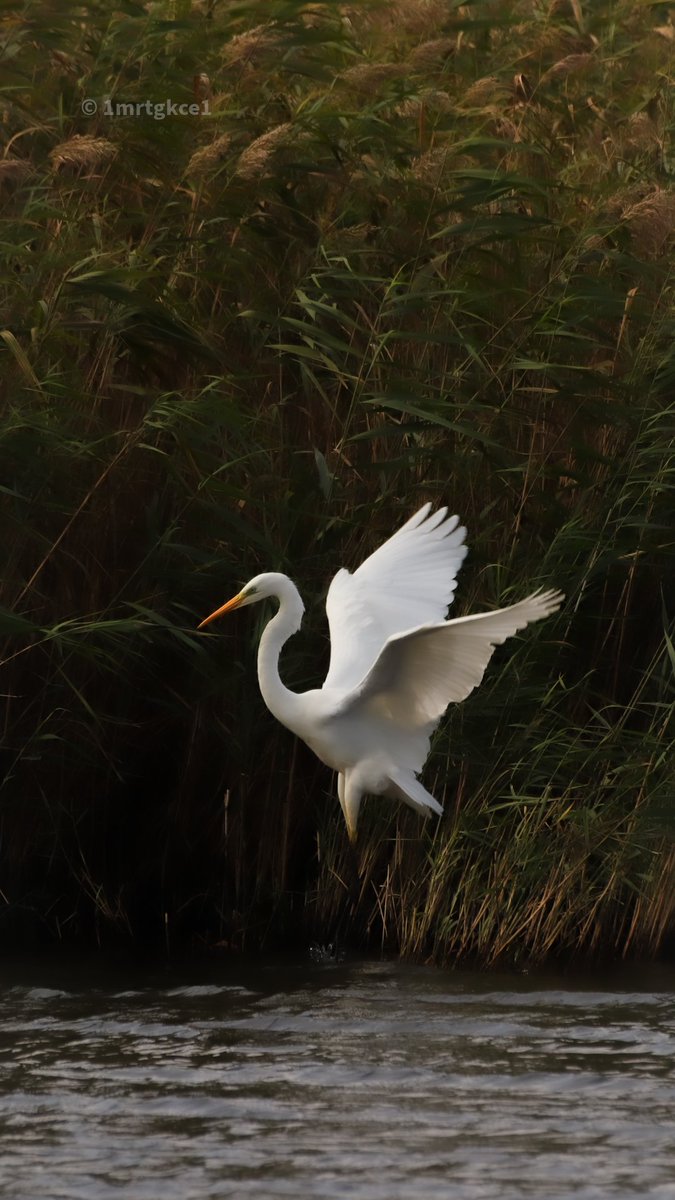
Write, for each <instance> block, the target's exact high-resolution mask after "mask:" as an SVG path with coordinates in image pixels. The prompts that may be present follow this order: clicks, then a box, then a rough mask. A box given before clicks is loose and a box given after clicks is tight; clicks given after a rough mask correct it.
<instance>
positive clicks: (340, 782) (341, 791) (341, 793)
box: [337, 771, 347, 821]
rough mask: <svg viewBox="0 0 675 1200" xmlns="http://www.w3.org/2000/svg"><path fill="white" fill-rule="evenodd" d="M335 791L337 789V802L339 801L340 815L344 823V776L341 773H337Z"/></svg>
mask: <svg viewBox="0 0 675 1200" xmlns="http://www.w3.org/2000/svg"><path fill="white" fill-rule="evenodd" d="M337 789H338V800H339V801H340V808H341V809H342V814H343V816H344V819H345V821H346V820H347V813H346V810H345V777H344V774H343V772H342V771H338V777H337Z"/></svg>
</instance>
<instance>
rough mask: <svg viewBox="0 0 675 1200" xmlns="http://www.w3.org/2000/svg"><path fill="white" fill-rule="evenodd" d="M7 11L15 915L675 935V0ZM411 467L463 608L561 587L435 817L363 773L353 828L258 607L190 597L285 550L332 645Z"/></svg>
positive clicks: (205, 939)
mask: <svg viewBox="0 0 675 1200" xmlns="http://www.w3.org/2000/svg"><path fill="white" fill-rule="evenodd" d="M2 18H3V19H2V21H1V22H0V61H2V86H1V88H0V105H1V106H2V122H0V130H1V134H0V136H1V139H2V152H1V156H0V218H1V220H2V238H1V239H0V256H1V262H2V268H1V280H2V295H1V297H0V376H1V381H2V408H1V411H0V445H1V447H2V450H1V462H2V479H1V481H0V495H1V497H2V502H1V506H0V521H1V522H2V526H1V544H2V547H3V569H2V578H1V585H0V586H1V596H0V605H1V608H0V634H1V635H2V654H1V658H2V662H3V669H2V688H1V689H0V690H1V692H2V697H1V699H2V704H3V708H4V721H3V746H4V751H3V753H4V761H5V772H4V778H3V782H2V786H1V788H0V813H1V819H2V835H3V854H2V859H1V865H0V889H1V890H0V900H1V902H2V909H1V910H0V915H1V917H2V920H1V921H0V938H2V940H4V941H5V943H8V942H9V941H10V940H12V939H16V938H19V939H21V940H23V941H25V940H26V939H28V938H30V939H37V940H52V939H61V940H62V941H64V942H71V941H80V942H87V941H89V942H91V941H95V940H98V941H99V942H105V943H110V942H114V941H115V940H119V939H122V940H125V939H133V940H135V941H136V942H142V943H147V944H156V945H167V946H168V947H169V948H171V947H172V946H175V945H178V944H184V943H186V942H191V943H193V944H195V945H201V946H205V947H220V948H223V949H228V948H229V949H233V950H238V949H241V948H253V947H261V946H264V947H268V948H270V947H279V946H282V945H288V944H294V943H297V944H299V945H305V944H307V943H308V942H309V941H310V940H311V939H318V940H319V941H322V942H328V941H332V940H334V939H335V937H338V938H339V939H341V940H344V941H346V942H347V943H348V944H351V945H353V946H366V945H367V946H370V947H380V946H382V947H384V948H385V949H386V950H388V951H394V952H398V953H400V954H403V955H408V956H415V957H417V958H421V959H433V960H434V961H438V962H441V961H457V960H459V959H462V958H464V959H471V960H473V961H478V962H482V963H492V962H495V961H511V962H532V961H535V962H536V961H541V960H543V959H545V958H548V957H551V956H554V955H564V956H572V955H576V956H580V957H581V956H584V957H599V956H603V955H606V956H620V955H630V956H633V957H637V956H643V957H647V956H655V955H658V954H662V953H666V952H668V950H669V949H670V947H671V946H672V939H673V930H674V928H675V925H674V913H673V909H674V907H675V900H674V899H673V897H674V895H675V891H674V888H673V882H674V880H675V850H674V840H673V834H674V832H675V787H674V773H673V756H672V739H673V713H674V702H675V690H674V686H673V674H674V668H675V651H674V649H673V615H674V612H675V572H674V571H673V566H674V565H675V548H674V538H673V484H674V481H675V453H674V448H675V401H674V399H673V396H674V388H673V385H674V383H675V357H674V355H675V351H674V346H675V306H674V295H673V272H672V243H673V233H674V231H675V198H674V197H675V193H674V192H673V185H672V170H673V163H674V162H675V159H674V157H673V153H674V152H673V140H672V138H673V128H674V124H673V123H674V112H673V89H672V74H673V44H674V40H675V29H674V27H673V25H672V23H671V17H670V15H669V10H668V9H667V8H666V7H665V6H661V5H647V6H638V5H635V4H634V3H633V2H632V0H623V2H622V0H618V2H613V3H611V4H610V3H604V2H603V0H600V2H599V3H594V4H593V5H590V4H588V3H586V2H585V0H569V2H568V0H553V2H548V0H547V2H542V3H538V2H533V0H515V3H514V2H513V0H509V2H508V3H506V0H486V2H485V3H476V4H473V5H463V6H457V5H455V4H451V3H448V2H447V0H401V2H400V3H396V4H392V3H386V4H378V3H376V2H372V0H364V2H363V3H361V4H359V5H340V4H335V3H311V4H309V3H300V2H298V0H251V2H249V3H237V4H233V3H227V2H224V0H221V2H220V3H219V2H218V0H204V2H201V3H194V4H190V3H188V2H185V0H174V2H173V3H164V2H161V0H156V2H154V3H140V2H135V0H129V2H128V3H125V4H123V5H121V6H119V7H117V8H113V9H111V8H110V7H109V6H108V5H106V4H104V3H102V0H93V2H91V3H88V4H87V5H86V6H85V5H82V6H80V5H75V6H73V5H66V4H53V3H46V2H39V0H36V2H31V0H27V2H26V3H25V4H23V5H21V6H15V5H10V4H3V5H2ZM92 102H93V103H92ZM172 105H173V106H178V105H183V106H184V108H183V111H182V112H180V111H178V112H174V111H172V109H171V106H172ZM190 105H192V106H193V109H196V112H195V111H193V112H192V113H190V112H189V111H188V106H190ZM160 114H161V115H160ZM427 499H429V500H432V501H434V502H437V503H439V504H440V503H447V504H449V505H450V507H451V509H452V510H453V511H457V512H459V513H460V514H461V516H462V520H463V521H464V522H465V523H466V524H467V526H468V528H469V539H468V540H469V543H470V556H469V558H468V559H467V563H466V565H465V566H464V568H463V570H462V574H461V580H460V586H459V588H458V594H457V600H456V608H455V611H456V613H457V614H459V613H461V612H464V611H470V610H476V609H478V608H481V607H488V606H490V605H499V604H505V603H510V602H512V601H514V600H516V599H517V598H519V597H520V596H522V595H524V594H526V592H527V591H528V590H531V589H533V588H534V587H535V586H537V585H549V586H556V587H560V588H562V589H563V590H564V591H565V593H566V595H567V601H566V604H565V606H564V608H563V609H562V610H561V612H560V614H559V615H558V616H557V617H556V618H554V619H551V620H548V621H546V622H544V623H542V624H541V626H537V627H536V628H533V629H530V630H528V631H527V633H526V635H524V636H523V637H522V638H521V639H516V640H515V641H514V642H512V643H510V644H509V645H508V646H505V647H504V648H503V649H502V650H500V651H499V652H498V653H497V654H496V655H495V657H494V659H493V662H492V664H491V667H490V669H489V671H488V673H487V676H486V679H485V681H484V683H483V685H482V686H481V687H480V688H479V689H478V690H477V691H476V692H475V693H474V694H473V695H472V696H471V697H470V698H469V699H468V700H467V701H466V702H465V703H463V704H462V705H460V706H457V707H456V708H455V709H454V710H453V711H451V713H450V714H449V716H448V719H447V720H446V721H445V723H444V724H443V726H442V728H441V730H440V731H439V733H438V736H437V738H436V740H435V742H434V746H433V752H432V756H431V758H430V761H429V763H428V765H427V771H426V775H425V779H426V781H427V783H428V786H429V787H430V788H431V790H432V791H433V792H434V794H435V795H437V796H438V798H439V799H441V800H442V801H444V804H445V814H444V816H443V818H442V819H441V820H440V821H439V822H438V823H429V824H427V825H423V824H422V823H420V821H419V819H418V818H417V817H416V816H415V815H414V814H412V813H408V812H397V811H395V810H394V809H393V808H392V807H391V806H389V805H387V803H386V802H382V801H371V802H368V803H367V804H366V806H365V820H364V822H363V828H362V830H361V834H360V841H359V845H358V847H357V851H356V856H355V857H354V856H353V854H352V852H351V850H350V847H349V845H348V844H347V842H346V836H345V832H344V829H343V823H342V818H341V814H340V811H339V807H338V805H337V801H336V799H335V798H334V781H332V780H331V778H330V776H329V773H328V771H327V770H325V769H324V768H322V767H321V766H320V764H318V763H316V762H315V761H314V759H313V758H312V756H311V755H310V753H309V752H308V751H306V749H305V748H304V747H303V746H301V745H297V744H295V743H294V742H293V739H292V738H291V736H290V735H289V734H287V733H286V732H285V731H284V730H283V729H281V728H279V727H278V726H276V725H275V723H274V721H273V719H272V718H271V717H270V716H269V714H267V712H266V711H265V709H264V706H263V704H262V701H261V699H260V697H259V694H258V690H257V685H256V682H255V670H254V655H255V645H256V640H257V637H258V634H259V632H260V623H261V622H262V621H264V620H265V619H266V614H264V613H262V612H261V613H259V612H258V611H257V610H252V611H251V612H250V613H249V612H247V613H245V614H242V615H240V616H238V617H236V618H232V619H231V621H230V623H229V624H228V625H225V624H223V625H222V626H221V627H220V628H219V629H218V631H217V633H214V634H213V635H212V636H206V635H198V634H196V632H195V626H196V624H197V622H198V620H199V619H200V618H201V617H202V616H204V615H205V614H206V613H207V612H209V611H210V610H211V609H212V608H213V607H215V606H216V605H217V604H219V603H221V602H222V601H223V600H224V599H225V598H226V597H227V596H229V595H230V594H232V593H233V592H234V591H236V590H237V588H238V586H239V585H240V584H241V583H242V582H243V581H244V580H246V579H247V578H249V577H250V576H252V575H254V574H255V573H257V572H258V571H260V570H267V569H269V570H282V571H286V572H288V573H289V574H291V575H292V576H294V577H295V578H296V579H297V581H298V583H299V585H300V587H301V589H302V590H303V592H304V594H305V597H306V599H307V601H308V602H309V603H308V617H307V619H306V624H305V629H304V630H303V632H302V634H301V635H300V636H299V637H297V638H296V639H294V641H293V642H291V643H290V645H289V647H288V649H287V651H286V653H285V656H284V661H283V671H284V675H285V678H286V680H287V681H288V683H289V686H295V687H297V688H303V687H309V686H314V685H315V684H316V683H317V682H318V681H319V680H320V678H321V672H322V669H323V667H324V666H325V665H326V663H327V641H326V630H325V626H324V624H323V621H324V617H323V611H322V600H323V597H324V596H325V591H326V588H327V585H328V582H329V580H330V578H331V576H332V574H333V572H334V571H335V570H336V569H337V567H338V566H339V565H347V566H351V567H354V566H356V565H357V564H358V563H359V561H360V560H361V558H362V557H364V556H365V555H367V554H368V553H369V552H370V551H371V550H372V549H374V548H375V546H376V545H378V544H379V542H380V541H381V540H382V539H384V538H385V537H386V536H387V535H388V534H389V533H390V532H391V531H392V530H393V529H394V528H395V527H396V525H397V524H398V523H400V522H401V521H402V520H403V519H404V518H406V517H407V516H408V515H410V513H411V512H412V511H414V509H415V508H416V507H418V506H419V505H420V504H421V503H422V502H423V501H425V500H427ZM296 643H297V644H296Z"/></svg>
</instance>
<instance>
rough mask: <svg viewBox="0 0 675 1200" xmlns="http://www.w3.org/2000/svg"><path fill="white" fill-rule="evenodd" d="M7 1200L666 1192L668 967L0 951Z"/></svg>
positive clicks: (477, 1198) (674, 1192)
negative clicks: (552, 968) (528, 968)
mask: <svg viewBox="0 0 675 1200" xmlns="http://www.w3.org/2000/svg"><path fill="white" fill-rule="evenodd" d="M3 980H4V982H3V984H2V987H1V988H0V1005H1V1018H0V1195H1V1196H2V1197H11V1200H38V1198H42V1200H44V1198H47V1197H48V1198H50V1200H52V1198H57V1197H58V1198H59V1200H61V1198H71V1197H81V1198H82V1200H104V1198H105V1200H107V1198H108V1197H110V1198H112V1197H114V1198H115V1200H118V1198H120V1197H129V1198H130V1200H131V1198H132V1197H133V1200H174V1198H175V1200H192V1198H194V1200H210V1198H215V1197H225V1196H228V1197H256V1198H257V1200H261V1198H262V1200H268V1198H269V1200H274V1198H276V1197H294V1198H297V1200H313V1198H314V1197H325V1198H329V1200H334V1198H337V1197H357V1198H358V1200H396V1198H401V1200H417V1198H426V1197H429V1198H431V1197H433V1198H434V1200H443V1198H445V1197H451V1198H452V1200H492V1198H494V1200H516V1198H518V1200H520V1198H521V1197H533V1198H535V1197H536V1198H537V1200H543V1198H545V1197H546V1198H549V1197H550V1198H552V1200H565V1198H566V1197H575V1198H578V1200H591V1198H595V1197H598V1198H599V1197H602V1198H603V1200H606V1198H607V1197H611V1198H616V1197H636V1198H637V1197H640V1198H641V1200H643V1198H645V1197H654V1198H657V1197H658V1198H659V1200H670V1198H673V1200H675V1015H674V1001H675V973H673V972H665V971H660V972H652V973H650V974H649V975H648V976H645V975H644V974H643V975H641V976H639V977H638V978H637V979H636V977H635V976H634V975H633V976H631V977H630V978H626V977H622V976H618V977H614V978H611V977H610V978H608V977H607V976H606V975H604V976H603V975H597V976H595V977H594V979H592V980H590V981H589V980H585V981H582V982H580V981H579V980H570V978H569V977H558V978H556V977H551V976H547V977H536V976H522V975H517V974H513V975H494V974H472V973H468V972H441V971H434V970H432V969H425V968H411V967H404V966H399V965H394V964H388V963H369V962H366V963H351V964H350V963H343V964H340V965H337V966H336V965H332V966H331V965H324V966H321V965H312V964H311V963H309V962H307V963H305V962H302V963H299V962H297V961H290V962H285V963H278V962H277V963H274V964H268V965H258V966H248V967H246V966H243V965H241V964H237V965H219V966H209V967H208V968H205V969H203V970H199V969H197V968H192V973H191V975H185V974H183V975H182V976H180V975H179V976H171V975H169V974H168V973H161V972H159V973H155V974H154V975H153V974H151V973H149V972H145V973H141V972H139V971H137V970H130V969H127V970H126V971H125V972H124V973H122V974H119V973H115V972H108V973H107V974H101V969H100V968H99V967H95V968H94V967H91V966H89V967H87V966H84V967H79V968H77V969H76V968H74V967H69V968H67V969H65V968H64V967H63V966H60V967H57V968H50V967H47V966H45V965H40V964H33V966H32V967H30V968H28V967H26V966H25V965H24V966H23V967H20V968H19V967H11V966H9V967H8V966H7V965H5V967H4V971H3Z"/></svg>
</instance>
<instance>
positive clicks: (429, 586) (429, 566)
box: [323, 504, 467, 689]
mask: <svg viewBox="0 0 675 1200" xmlns="http://www.w3.org/2000/svg"><path fill="white" fill-rule="evenodd" d="M430 510H431V505H430V504H425V505H424V507H423V508H421V509H420V510H419V512H417V513H415V515H414V517H411V518H410V520H409V521H407V522H406V524H405V525H403V526H402V528H401V529H399V530H398V532H397V533H395V534H394V535H393V536H392V537H390V538H389V540H388V541H386V542H384V543H383V545H381V546H380V547H379V548H378V549H377V550H375V552H374V553H373V554H371V556H370V558H367V559H366V561H365V562H364V563H362V564H361V566H360V567H359V568H358V570H357V571H355V572H354V574H353V575H350V573H349V571H346V570H344V568H343V570H341V571H338V573H337V575H336V576H335V578H334V579H333V582H332V583H331V585H330V588H329V590H328V596H327V599H326V612H327V614H328V624H329V626H330V642H331V654H330V665H329V668H328V674H327V676H326V679H325V682H324V685H323V686H324V687H325V688H341V689H351V688H354V687H356V685H357V684H359V683H361V681H362V680H363V679H364V676H365V675H366V673H367V672H368V671H369V669H370V668H371V667H372V666H373V664H374V663H375V660H376V659H377V656H378V655H379V653H380V651H381V650H382V648H383V646H384V644H385V642H386V641H387V639H388V638H391V637H393V636H394V635H395V634H399V633H403V632H405V631H406V630H411V629H415V628H417V626H419V625H428V624H431V623H434V622H438V621H442V620H443V619H444V617H445V615H446V613H447V611H448V605H449V604H450V603H451V601H452V597H453V596H454V594H455V586H456V578H457V572H458V570H459V568H460V567H461V565H462V562H463V561H464V558H465V555H466V553H467V547H466V546H465V545H464V538H465V536H466V529H465V528H464V526H463V525H460V524H459V517H448V516H447V515H446V514H447V511H448V510H447V508H439V509H438V511H437V512H435V513H431V514H430Z"/></svg>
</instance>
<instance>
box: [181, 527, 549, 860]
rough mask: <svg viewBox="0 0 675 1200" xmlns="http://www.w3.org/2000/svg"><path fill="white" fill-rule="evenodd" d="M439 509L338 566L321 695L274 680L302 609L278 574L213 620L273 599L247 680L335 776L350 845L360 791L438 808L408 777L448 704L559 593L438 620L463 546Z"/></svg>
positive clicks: (255, 582) (459, 532)
mask: <svg viewBox="0 0 675 1200" xmlns="http://www.w3.org/2000/svg"><path fill="white" fill-rule="evenodd" d="M447 511H448V510H447V508H439V509H438V510H437V511H436V512H434V513H432V512H431V505H430V504H425V505H424V506H423V507H422V508H421V509H420V510H419V512H417V513H415V515H414V516H413V517H411V518H410V520H409V521H407V522H406V524H405V525H403V526H402V528H401V529H399V530H398V532H397V533H395V534H394V535H393V537H390V538H389V540H388V541H387V542H385V543H384V544H383V545H382V546H380V547H379V549H377V550H376V551H375V552H374V553H373V554H371V556H370V558H367V559H366V561H365V562H364V563H362V564H361V566H360V567H359V568H358V570H357V571H355V572H354V574H353V575H350V573H349V571H346V570H344V569H342V570H340V571H338V573H337V575H336V576H335V578H334V579H333V582H332V583H331V585H330V588H329V591H328V596H327V599H326V612H327V614H328V624H329V626H330V637H331V654H330V665H329V668H328V674H327V675H326V678H325V680H324V683H323V687H321V688H313V689H312V690H311V691H308V692H302V693H299V694H298V693H296V692H291V691H289V690H288V688H287V687H285V686H284V684H283V683H282V682H281V679H280V677H279V655H280V653H281V649H282V647H283V646H284V644H285V642H286V641H287V640H288V638H290V637H291V636H292V635H293V634H294V633H297V631H298V629H299V628H300V625H301V622H302V615H303V612H304V611H305V610H304V605H303V603H302V600H301V598H300V594H299V592H298V589H297V588H296V586H295V584H294V583H293V582H292V580H290V579H289V578H288V576H287V575H281V574H278V573H277V572H271V573H269V574H264V575H256V576H255V578H254V579H251V580H250V581H249V582H248V583H247V584H246V586H245V587H243V588H242V590H241V591H240V592H238V593H237V595H236V596H234V597H233V598H232V599H231V600H228V602H227V604H223V605H222V606H221V607H220V608H217V609H216V611H215V612H213V613H211V615H210V616H209V617H207V618H206V619H205V620H204V621H202V622H201V624H200V626H199V628H200V629H203V628H204V627H205V626H206V625H208V624H209V623H210V622H211V621H215V620H216V618H217V617H220V616H222V615H223V613H226V612H230V611H231V610H232V609H235V608H243V607H244V606H245V605H246V604H257V603H258V601H259V600H265V599H267V598H268V597H274V598H275V599H276V600H278V601H279V610H278V612H277V614H276V616H274V617H273V618H272V620H271V621H270V622H269V623H268V624H267V625H266V627H265V629H264V631H263V634H262V637H261V639H260V646H259V648H258V681H259V684H260V691H261V692H262V696H263V699H264V701H265V704H266V705H267V707H268V708H269V710H270V712H271V713H272V714H273V715H274V716H275V717H276V718H277V720H278V721H281V724H282V725H285V726H286V727H287V729H290V730H292V732H293V733H295V734H296V735H297V736H298V737H300V738H302V740H303V741H304V742H306V743H307V745H308V746H309V747H310V749H311V750H313V751H314V753H315V754H316V755H317V756H318V757H319V758H320V759H321V761H322V762H324V763H326V765H327V766H329V767H332V769H333V770H334V771H337V776H338V778H337V791H338V798H339V800H340V805H341V807H342V811H343V813H344V817H345V821H346V823H347V832H348V834H349V837H350V840H351V841H354V840H355V838H356V825H357V820H358V815H359V807H360V804H361V799H362V797H363V795H364V794H365V793H371V794H374V795H377V796H389V797H391V798H393V799H396V800H403V801H404V802H405V803H406V804H409V805H410V807H411V808H414V809H416V810H417V812H420V813H422V814H423V815H424V816H429V813H430V812H434V813H439V814H440V813H442V811H443V809H442V808H441V806H440V804H439V803H438V801H437V800H435V799H434V797H433V796H432V795H431V794H430V793H429V792H428V791H427V790H426V788H424V787H423V786H422V784H421V783H420V782H419V780H418V779H417V774H418V773H419V772H420V771H421V770H422V768H423V766H424V763H425V760H426V757H427V755H428V753H429V739H430V737H431V734H432V733H433V731H434V729H435V728H436V726H437V724H438V722H439V721H440V719H441V717H442V716H443V713H444V712H445V710H446V708H447V707H448V704H450V703H451V702H455V703H456V702H457V701H459V700H464V699H465V697H466V696H468V695H469V692H471V691H473V689H474V688H475V687H477V686H478V684H479V683H480V681H481V679H482V678H483V674H484V672H485V668H486V667H487V664H488V662H489V661H490V658H491V656H492V652H493V650H494V648H495V646H497V645H500V644H501V643H502V642H503V641H505V640H506V638H507V637H511V635H512V634H514V633H516V632H517V630H519V629H524V627H525V626H526V625H528V624H529V622H530V621H539V620H540V619H541V618H542V617H548V616H549V615H550V614H551V613H554V612H555V611H556V609H557V608H558V607H559V605H560V603H561V602H562V600H563V595H562V593H561V592H558V591H554V590H549V591H542V590H541V589H539V590H538V591H536V592H533V593H532V595H531V596H528V597H527V598H526V599H525V600H520V601H519V603H518V604H512V605H510V607H509V608H498V609H496V610H495V611H494V612H484V613H475V614H474V615H473V616H470V617H459V618H458V619H456V620H454V621H446V620H445V616H446V613H447V610H448V606H449V605H450V602H451V601H452V597H453V595H454V592H455V586H456V576H457V571H458V570H459V568H460V566H461V565H462V562H463V561H464V557H465V555H466V552H467V547H466V546H465V545H464V538H465V535H466V529H465V528H464V526H463V525H460V524H459V517H456V516H454V517H448V516H447Z"/></svg>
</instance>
